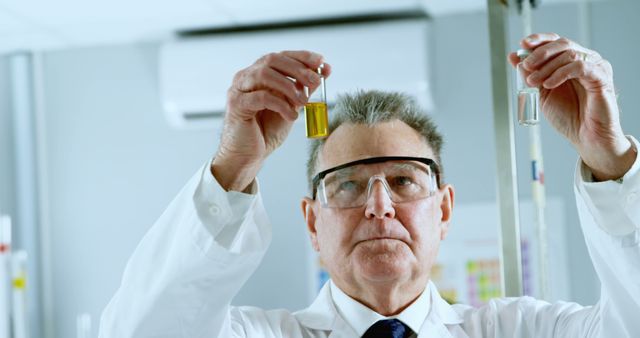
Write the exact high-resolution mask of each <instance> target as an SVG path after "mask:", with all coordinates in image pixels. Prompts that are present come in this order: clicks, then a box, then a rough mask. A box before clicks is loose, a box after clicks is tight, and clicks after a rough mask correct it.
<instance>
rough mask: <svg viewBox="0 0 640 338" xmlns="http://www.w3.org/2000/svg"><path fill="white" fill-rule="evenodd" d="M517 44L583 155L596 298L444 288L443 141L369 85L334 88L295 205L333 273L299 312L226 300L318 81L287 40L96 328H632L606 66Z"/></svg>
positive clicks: (628, 229)
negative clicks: (448, 296)
mask: <svg viewBox="0 0 640 338" xmlns="http://www.w3.org/2000/svg"><path fill="white" fill-rule="evenodd" d="M522 44H523V47H524V48H527V49H530V50H532V54H531V56H529V57H528V58H527V60H526V61H525V65H524V67H525V69H526V70H527V71H528V72H529V74H528V77H527V81H528V83H529V84H530V85H532V86H537V87H539V88H540V89H541V101H542V102H541V105H542V107H543V110H544V112H545V115H546V117H547V119H548V120H549V121H550V123H551V124H552V125H553V126H554V127H555V128H556V129H557V130H558V131H559V132H560V133H561V134H562V135H563V136H565V137H566V138H567V139H568V140H569V141H570V142H571V143H572V144H573V145H574V146H575V148H576V150H577V151H578V153H579V155H580V159H581V160H580V162H579V165H578V168H577V173H576V180H575V188H576V195H577V202H578V209H579V212H580V218H581V223H582V227H583V230H584V233H585V236H586V241H587V245H588V247H589V252H590V254H591V258H592V260H593V263H594V266H595V268H596V271H597V272H598V275H599V277H600V279H601V282H602V292H601V299H600V302H599V303H598V304H597V305H596V306H592V307H582V306H580V305H577V304H572V303H557V304H549V303H545V302H542V301H537V300H534V299H532V298H529V297H523V298H506V299H496V300H492V301H491V302H490V303H489V304H488V305H487V306H485V307H482V308H479V309H475V308H472V307H469V306H465V305H453V306H451V305H449V304H447V303H446V302H445V301H443V299H442V298H441V297H440V295H439V294H438V291H437V290H436V288H435V286H434V285H433V284H432V283H431V282H430V280H429V274H430V269H431V267H432V266H433V264H434V262H435V260H436V256H437V254H438V248H439V245H440V241H441V240H442V239H444V238H445V237H446V236H447V233H448V231H449V224H450V219H451V215H452V212H453V204H454V189H453V187H452V186H451V185H449V184H446V183H444V182H443V181H442V175H441V161H440V150H441V144H442V138H441V136H440V134H439V133H438V132H437V130H436V128H435V126H434V125H433V123H432V122H431V121H430V120H429V119H428V118H427V117H426V116H425V115H424V114H422V113H421V112H420V111H419V110H418V109H417V108H416V106H415V105H414V103H413V102H412V101H411V100H409V99H407V98H406V97H405V96H403V95H401V94H396V93H381V92H376V91H369V92H360V93H356V94H353V95H347V96H343V97H342V98H341V99H340V100H339V102H338V105H337V106H336V108H335V109H334V110H333V111H332V123H331V126H330V127H331V134H330V136H329V137H328V138H327V139H326V140H323V141H315V142H314V143H313V144H312V147H311V154H310V155H311V156H310V159H309V165H308V167H309V172H308V173H309V180H310V182H309V183H310V188H311V197H307V198H304V199H303V201H302V212H303V214H304V218H305V220H306V225H307V228H308V231H309V235H310V238H311V242H312V245H313V248H314V249H315V250H316V251H318V252H319V254H320V257H321V258H322V260H323V262H324V263H325V265H326V267H327V269H328V271H329V274H330V276H331V281H330V282H328V283H327V284H326V285H325V286H324V288H323V289H322V290H321V292H320V294H319V295H318V298H317V299H316V301H315V302H314V303H313V304H312V305H311V306H310V307H309V308H307V309H304V310H302V311H299V312H295V313H290V312H288V311H284V310H275V311H267V310H262V309H257V308H252V307H232V306H230V302H231V300H232V298H233V297H234V295H235V294H236V293H237V292H238V290H239V288H240V287H241V285H242V284H243V283H244V282H245V281H246V280H247V279H248V278H249V276H250V275H251V274H252V272H253V271H254V270H255V269H256V267H257V266H258V264H259V263H260V260H261V258H262V256H263V254H264V253H265V251H266V250H267V247H268V245H269V241H270V226H269V223H268V220H267V216H266V213H265V211H264V209H263V206H262V202H261V199H260V195H259V193H258V184H257V182H256V180H255V177H256V175H257V173H258V171H259V169H260V167H261V165H262V163H263V161H264V160H265V159H266V158H267V156H269V154H271V153H272V152H273V151H274V150H275V149H276V148H277V147H278V146H279V145H280V144H282V142H283V141H284V140H285V138H286V136H287V134H288V132H289V130H290V128H291V126H292V124H293V122H294V120H295V119H296V118H297V117H298V113H297V109H298V108H299V107H300V106H301V105H303V104H304V103H305V102H306V98H305V96H304V95H303V94H302V93H303V91H302V90H301V89H302V86H303V85H304V86H308V87H311V88H316V87H317V86H318V84H319V79H318V77H317V74H315V73H314V72H313V69H316V68H317V67H318V66H319V65H320V64H321V63H323V62H324V61H323V59H322V57H321V56H320V55H318V54H314V53H311V52H281V53H276V54H269V55H267V56H265V57H263V58H261V59H260V60H258V61H257V62H256V63H255V64H253V65H252V66H250V67H249V68H247V69H245V70H242V71H240V72H239V73H238V74H237V75H236V77H235V78H234V81H233V84H232V86H231V89H230V90H229V96H228V97H229V100H228V112H227V116H226V119H225V126H224V133H223V137H222V140H221V143H220V147H219V149H218V153H217V155H216V156H215V159H214V160H213V161H212V162H211V163H210V166H209V165H207V166H206V167H205V168H204V169H203V170H201V171H200V172H199V173H198V174H197V175H196V176H195V177H194V178H193V179H192V180H191V181H190V182H189V183H188V184H187V185H186V187H185V188H184V189H183V190H182V191H181V192H180V194H179V195H178V197H177V198H176V199H175V200H174V201H173V202H172V204H171V205H170V206H169V208H168V209H167V211H166V212H165V213H164V214H163V215H162V217H161V218H160V219H159V220H158V222H157V223H156V225H155V226H154V227H153V228H152V229H151V230H150V231H149V233H148V234H147V235H146V236H145V238H144V239H143V240H142V242H141V244H140V246H139V247H138V248H137V249H136V252H135V253H134V255H133V257H132V258H131V260H130V261H129V264H128V265H127V268H126V271H125V274H124V278H123V282H122V286H121V288H120V289H119V290H118V292H117V293H116V295H115V296H114V298H113V300H112V301H111V302H110V304H109V305H108V307H107V308H106V310H105V312H104V314H103V317H102V322H101V333H100V337H102V338H108V337H109V338H110V337H113V338H126V337H185V338H186V337H225V338H226V337H393V338H398V337H416V336H417V337H638V336H640V321H639V320H638V314H639V313H640V284H639V283H638V281H639V280H640V249H639V246H638V236H637V235H638V231H639V230H638V227H639V226H640V213H639V212H638V210H640V200H639V199H635V200H633V199H632V198H627V195H628V196H631V195H630V194H632V193H633V191H637V190H638V189H640V160H638V159H637V148H638V142H637V141H636V140H635V139H634V138H633V137H626V136H625V135H624V133H623V131H622V128H621V126H620V123H619V119H618V107H617V104H616V98H615V93H614V87H613V80H612V70H611V66H610V65H609V63H608V62H606V61H605V60H603V59H602V58H601V57H600V56H599V55H598V54H597V53H596V52H594V51H590V50H587V49H585V48H583V47H581V46H579V45H577V44H575V43H574V42H571V41H569V40H567V39H564V38H560V37H558V36H557V35H555V34H534V35H531V36H529V37H528V38H527V39H525V40H523V42H522ZM509 58H510V61H511V63H512V64H514V65H515V64H516V63H517V62H518V59H517V57H516V56H515V55H513V54H512V55H510V56H509ZM326 70H327V73H329V72H330V67H328V66H327V67H326ZM289 78H294V79H295V80H296V82H295V83H294V82H293V81H291V80H290V79H289Z"/></svg>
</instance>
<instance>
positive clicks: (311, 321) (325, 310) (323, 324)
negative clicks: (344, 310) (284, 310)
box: [294, 282, 342, 330]
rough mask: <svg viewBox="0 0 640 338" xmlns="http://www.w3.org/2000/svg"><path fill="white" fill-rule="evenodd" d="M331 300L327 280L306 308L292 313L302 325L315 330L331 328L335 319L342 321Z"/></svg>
mask: <svg viewBox="0 0 640 338" xmlns="http://www.w3.org/2000/svg"><path fill="white" fill-rule="evenodd" d="M337 314H338V311H337V310H336V308H335V306H334V305H333V301H332V300H331V288H330V286H329V282H327V283H325V284H324V286H323V287H322V289H320V292H319V293H318V296H317V297H316V299H315V300H314V301H313V303H312V304H311V305H310V306H309V307H308V308H306V309H304V310H300V311H298V312H296V313H294V316H295V317H296V318H297V319H298V322H300V324H302V326H305V327H308V328H311V329H315V330H332V329H333V328H334V326H335V324H336V321H342V319H341V318H339V317H340V316H338V315H337Z"/></svg>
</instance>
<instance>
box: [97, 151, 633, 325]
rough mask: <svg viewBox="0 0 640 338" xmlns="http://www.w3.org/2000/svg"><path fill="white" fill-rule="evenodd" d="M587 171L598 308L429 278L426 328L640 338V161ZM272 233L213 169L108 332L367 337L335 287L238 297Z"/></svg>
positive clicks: (167, 222) (581, 191)
mask: <svg viewBox="0 0 640 338" xmlns="http://www.w3.org/2000/svg"><path fill="white" fill-rule="evenodd" d="M633 142H634V143H635V144H636V147H638V143H637V141H636V140H635V139H633ZM639 148H640V147H639ZM583 175H587V176H586V177H590V174H589V173H585V172H584V168H581V167H580V166H578V170H577V173H576V180H575V190H576V197H577V198H576V200H577V207H578V211H579V214H580V220H581V224H582V228H583V231H584V234H585V238H586V242H587V246H588V248H589V253H590V256H591V258H592V261H593V264H594V266H595V269H596V271H597V273H598V276H599V277H600V281H601V283H602V290H601V298H600V301H599V302H598V304H597V305H596V306H593V307H582V306H580V305H578V304H574V303H565V302H559V303H556V304H549V303H546V302H543V301H537V300H535V299H533V298H530V297H522V298H502V299H495V300H492V301H491V302H490V303H489V304H488V305H486V306H484V307H482V308H480V309H475V308H472V307H469V306H464V305H453V306H451V305H448V304H447V303H446V302H445V301H443V300H442V298H441V297H440V295H439V294H438V292H437V290H436V289H435V287H434V286H433V285H432V284H431V283H430V284H429V285H428V288H427V292H430V293H431V299H432V306H431V311H430V313H429V314H428V316H427V317H426V320H425V323H424V324H423V325H422V328H421V330H420V332H419V337H429V338H434V337H488V338H489V337H563V338H565V337H603V338H604V337H607V338H608V337H615V338H624V337H630V338H631V337H635V338H637V337H640V246H638V244H637V242H638V241H637V239H638V234H639V233H640V231H638V228H640V158H639V159H638V160H636V163H635V164H634V166H633V167H632V169H631V170H630V171H629V172H628V173H627V175H625V177H624V182H623V183H622V184H620V183H617V182H600V183H588V182H584V180H583V179H582V176H583ZM256 190H258V188H257V184H255V185H254V193H255V192H256ZM270 239H271V231H270V225H269V222H268V219H267V214H266V212H265V210H264V208H263V204H262V201H261V197H260V194H256V195H247V194H241V193H237V192H228V193H227V192H225V191H223V190H222V188H221V187H220V186H219V185H218V184H217V183H216V182H215V180H214V179H213V178H212V176H211V174H210V173H209V170H208V166H205V167H204V168H203V169H202V170H200V172H199V173H198V174H196V175H195V176H194V177H193V178H192V179H191V180H190V181H189V182H188V183H187V185H186V186H185V187H184V188H183V189H182V191H181V192H180V193H179V194H178V196H177V197H176V198H175V199H174V201H173V202H172V203H171V205H170V206H169V207H168V209H167V210H166V211H165V212H164V213H163V215H162V216H161V217H160V219H159V220H158V221H157V222H156V224H155V225H154V226H153V227H152V228H151V229H150V230H149V232H148V233H147V234H146V235H145V237H144V238H143V240H142V241H141V242H140V244H139V246H138V247H137V249H136V250H135V252H134V254H133V256H132V257H131V259H130V260H129V262H128V264H127V267H126V269H125V273H124V277H123V279H122V285H121V287H120V289H119V290H118V291H117V293H116V294H115V296H114V297H113V299H112V300H111V302H110V303H109V305H108V306H107V308H106V309H105V311H104V313H103V315H102V318H101V323H100V335H99V337H100V338H129V337H136V338H146V337H154V338H160V337H167V338H168V337H171V338H178V337H180V338H187V337H189V338H196V337H198V338H199V337H207V338H215V337H221V338H230V337H251V338H253V337H274V338H275V337H295V338H302V337H331V338H337V337H356V334H355V332H354V330H353V329H352V328H351V327H350V326H349V325H348V324H347V323H346V322H345V321H344V319H343V318H341V317H340V315H339V314H338V312H337V311H336V309H335V307H334V305H333V302H332V298H331V294H330V292H331V291H330V288H329V287H327V286H326V285H325V287H324V288H323V289H322V291H321V292H320V294H319V295H318V297H317V299H316V300H315V301H314V302H313V304H311V306H309V307H308V308H306V309H304V310H302V311H299V312H295V313H291V312H289V311H286V310H262V309H258V308H255V307H233V306H230V302H231V300H232V298H233V297H234V295H235V294H236V293H237V292H238V291H239V290H240V288H241V286H242V285H243V284H244V282H245V281H246V280H247V279H248V278H249V276H250V275H251V274H252V273H253V271H254V270H255V269H256V268H257V266H258V264H259V263H260V260H261V259H262V257H263V255H264V253H265V251H266V250H267V247H268V245H269V243H270Z"/></svg>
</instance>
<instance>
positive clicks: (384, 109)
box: [307, 90, 443, 192]
mask: <svg viewBox="0 0 640 338" xmlns="http://www.w3.org/2000/svg"><path fill="white" fill-rule="evenodd" d="M330 116H331V122H330V123H329V133H331V132H332V131H333V130H336V128H338V127H339V126H340V125H342V124H344V123H352V124H364V125H367V126H373V125H375V124H378V123H381V122H388V121H392V120H400V121H402V122H404V123H406V124H407V125H409V127H411V128H413V129H415V130H416V131H417V132H418V133H419V134H420V135H422V136H423V137H424V140H425V142H426V143H427V144H428V145H429V146H430V147H431V149H432V150H433V154H434V157H435V158H434V159H433V160H434V161H435V162H436V163H437V164H438V166H439V167H440V176H439V177H438V185H439V186H441V185H442V172H443V171H442V161H441V159H440V152H441V150H442V145H443V138H442V134H440V132H438V130H437V127H436V124H435V123H434V122H433V121H432V120H431V118H430V117H429V116H428V115H427V114H426V113H425V112H424V111H423V110H422V109H421V108H420V107H419V106H418V104H417V103H416V101H415V100H414V99H413V98H412V97H410V96H408V95H406V94H403V93H398V92H382V91H378V90H368V91H362V90H361V91H357V92H356V93H353V94H343V95H339V96H338V100H337V101H336V105H335V107H334V108H333V109H332V111H331V114H330ZM329 135H331V134H329ZM325 140H326V138H325V139H314V140H312V141H311V144H310V146H309V160H308V161H307V180H308V183H309V191H310V192H312V191H313V182H312V181H313V177H314V176H315V175H316V166H317V164H318V163H317V162H318V156H319V154H320V151H321V150H322V146H323V145H324V143H325Z"/></svg>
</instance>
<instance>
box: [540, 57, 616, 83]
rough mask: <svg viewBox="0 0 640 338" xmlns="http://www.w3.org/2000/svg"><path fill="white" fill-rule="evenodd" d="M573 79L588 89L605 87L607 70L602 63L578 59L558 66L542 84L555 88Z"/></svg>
mask: <svg viewBox="0 0 640 338" xmlns="http://www.w3.org/2000/svg"><path fill="white" fill-rule="evenodd" d="M572 79H576V80H578V81H580V83H581V84H582V85H583V86H584V87H585V88H586V89H594V88H604V87H606V84H607V83H608V81H607V74H606V71H604V69H603V68H602V67H600V65H596V64H592V63H589V62H587V61H584V60H578V61H574V62H571V63H569V64H567V65H564V66H562V67H560V68H558V69H557V70H556V71H555V72H553V74H551V76H550V77H549V78H548V79H546V80H545V81H544V82H543V83H542V85H543V87H544V88H547V89H553V88H556V87H558V86H560V85H562V84H563V83H565V82H566V81H568V80H572Z"/></svg>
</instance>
